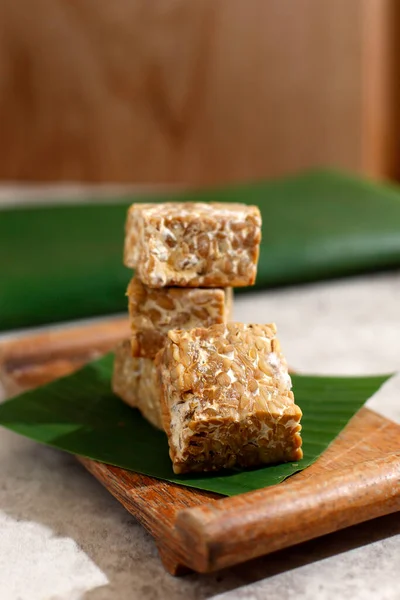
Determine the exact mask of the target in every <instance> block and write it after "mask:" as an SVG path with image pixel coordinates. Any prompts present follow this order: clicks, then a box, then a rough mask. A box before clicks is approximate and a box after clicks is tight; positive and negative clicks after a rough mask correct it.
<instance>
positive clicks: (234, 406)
mask: <svg viewBox="0 0 400 600" xmlns="http://www.w3.org/2000/svg"><path fill="white" fill-rule="evenodd" d="M156 364H157V366H158V369H159V373H160V381H161V389H162V395H161V403H162V412H163V423H164V428H165V430H166V432H167V435H168V441H169V446H170V455H171V459H172V461H173V468H174V471H175V472H176V473H184V472H190V471H205V470H216V469H220V468H224V467H227V468H230V467H233V466H235V465H239V466H244V467H245V466H255V465H259V464H267V463H273V462H283V461H297V460H300V459H301V458H302V450H301V437H300V430H301V426H300V418H301V414H302V413H301V410H300V408H299V407H298V406H297V405H296V404H295V403H294V397H293V392H292V391H291V381H290V377H289V374H288V370H287V365H286V362H285V360H284V358H283V355H282V353H281V351H280V347H279V342H278V340H277V339H276V327H275V325H274V324H270V325H244V324H242V323H228V324H227V325H213V326H211V327H209V328H207V329H205V328H197V329H194V330H192V331H179V330H177V331H170V332H169V334H168V340H167V342H166V345H165V347H164V349H163V350H161V351H160V352H159V353H158V355H157V357H156Z"/></svg>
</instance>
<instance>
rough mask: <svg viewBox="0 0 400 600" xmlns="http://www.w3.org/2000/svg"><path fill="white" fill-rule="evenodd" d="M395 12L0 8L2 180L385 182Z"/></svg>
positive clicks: (138, 5)
mask: <svg viewBox="0 0 400 600" xmlns="http://www.w3.org/2000/svg"><path fill="white" fill-rule="evenodd" d="M395 4H396V1H395V0H155V1H152V2H149V0H113V1H112V2H111V1H110V0H74V1H71V2H66V1H65V0H35V3H34V7H33V4H32V2H31V0H1V2H0V139H1V148H0V179H2V180H25V181H26V180H29V181H50V180H55V181H59V180H74V181H95V182H96V181H100V182H101V181H113V182H162V183H164V182H184V183H188V184H191V185H204V184H213V183H216V182H224V181H228V180H229V181H233V180H246V179H251V178H260V177H269V176H277V175H281V174H285V173H288V172H295V171H298V170H300V169H304V168H308V167H312V166H320V165H330V166H337V167H342V168H345V169H348V170H353V171H358V172H366V173H368V174H372V175H374V176H378V177H381V176H388V175H389V176H390V175H392V174H393V173H394V172H395V171H396V168H397V165H396V152H395V146H396V143H397V142H396V140H397V139H398V136H397V133H398V129H396V134H395V129H394V126H395V117H394V114H395V110H396V101H395V100H394V98H395V91H394V87H395V79H394V77H393V73H394V69H395V68H397V66H395V64H394V63H395V60H394V58H395V53H394V51H393V45H392V44H393V43H394V42H393V40H395V39H396V36H395V35H394V34H393V32H394V29H393V27H394V25H393V23H394V21H395V19H394V16H393V15H394V11H395V10H396V7H395ZM397 12H398V11H397ZM397 22H399V21H397ZM396 128H397V125H396Z"/></svg>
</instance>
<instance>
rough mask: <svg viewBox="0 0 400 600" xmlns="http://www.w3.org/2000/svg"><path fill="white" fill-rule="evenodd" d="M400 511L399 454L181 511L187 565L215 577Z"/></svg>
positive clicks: (180, 528)
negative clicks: (233, 567)
mask: <svg viewBox="0 0 400 600" xmlns="http://www.w3.org/2000/svg"><path fill="white" fill-rule="evenodd" d="M397 510H400V452H398V453H395V454H390V455H388V456H385V457H383V458H379V459H377V460H371V461H366V462H363V463H359V464H357V465H354V466H350V467H347V468H345V469H340V470H337V471H331V472H325V473H323V474H320V475H317V476H314V477H310V478H309V479H307V480H305V481H304V480H303V481H296V480H293V481H288V482H287V483H286V484H283V485H280V486H274V487H270V488H266V489H264V490H258V491H257V492H250V493H248V494H243V495H241V496H235V497H232V498H224V499H223V500H220V501H219V502H217V503H215V504H206V505H203V506H198V507H194V508H191V509H187V510H183V511H181V512H180V513H178V515H177V519H176V531H177V534H178V536H179V537H180V538H181V540H182V543H183V545H184V549H185V550H184V551H185V556H186V557H187V561H186V564H187V565H188V566H189V567H190V568H192V569H194V570H196V571H200V572H207V571H213V570H216V569H221V568H223V567H227V566H231V565H234V564H236V563H238V562H242V561H244V560H250V559H252V558H256V557H258V556H262V555H263V554H268V553H270V552H274V551H276V550H280V549H282V548H285V547H288V546H290V545H293V544H297V543H300V542H304V541H306V540H310V539H312V538H315V537H317V536H320V535H325V534H327V533H331V532H333V531H336V530H338V529H342V528H343V527H349V526H351V525H355V524H357V523H361V522H362V521H365V520H367V519H371V518H376V517H380V516H382V515H385V514H389V513H392V512H395V511H397Z"/></svg>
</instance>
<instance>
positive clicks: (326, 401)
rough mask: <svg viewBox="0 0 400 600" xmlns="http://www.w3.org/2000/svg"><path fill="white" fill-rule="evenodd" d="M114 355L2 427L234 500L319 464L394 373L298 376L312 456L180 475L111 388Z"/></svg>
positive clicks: (17, 404) (21, 401)
mask: <svg viewBox="0 0 400 600" xmlns="http://www.w3.org/2000/svg"><path fill="white" fill-rule="evenodd" d="M113 358H114V355H113V354H108V355H106V356H104V357H103V358H101V359H100V360H97V361H96V362H93V363H90V364H88V365H86V366H85V367H83V369H81V370H80V371H77V372H75V373H73V374H72V375H69V376H68V377H64V378H62V379H58V380H57V381H54V382H52V383H49V384H48V385H46V386H43V387H41V388H36V389H35V390H31V391H29V392H25V393H23V394H21V395H20V396H17V397H16V398H13V399H11V400H8V401H7V402H5V403H4V404H2V405H0V425H3V426H4V427H7V428H8V429H11V430H13V431H15V432H17V433H20V434H22V435H25V436H27V437H29V438H31V439H33V440H36V441H38V442H42V443H44V444H48V445H50V446H54V447H56V448H60V449H61V450H66V451H68V452H71V453H73V454H78V455H81V456H86V457H89V458H93V459H95V460H98V461H101V462H106V463H109V464H113V465H117V466H119V467H123V468H125V469H130V470H132V471H136V472H138V473H144V474H145V475H151V476H153V477H157V478H159V479H165V480H167V481H172V482H174V483H178V484H181V485H185V486H189V487H194V488H198V489H201V490H209V491H212V492H216V493H218V494H223V495H226V496H233V495H235V494H241V493H243V492H248V491H250V490H255V489H259V488H263V487H266V486H269V485H274V484H276V483H280V482H281V481H283V480H284V479H286V478H287V477H289V476H290V475H293V474H294V473H296V472H298V471H301V470H302V469H304V468H306V467H308V466H309V465H310V464H312V463H313V462H314V461H315V460H316V459H317V458H318V456H320V454H321V453H322V452H323V451H324V450H325V449H326V448H327V447H328V446H329V444H330V443H331V442H332V441H333V440H334V439H335V437H336V436H337V435H338V434H339V433H340V431H341V430H342V429H343V428H344V427H345V425H346V424H347V422H348V421H349V420H350V419H351V417H352V416H353V415H354V414H355V413H356V412H357V410H358V409H359V408H360V407H361V406H362V405H363V404H364V402H365V401H366V400H367V399H368V398H369V397H370V396H372V395H373V394H374V393H375V392H376V391H377V390H378V388H379V387H380V386H381V385H382V384H383V383H384V382H385V381H386V380H387V379H388V377H389V376H376V377H312V376H305V375H293V377H292V379H293V388H294V393H295V397H296V402H297V403H298V404H299V406H300V407H301V409H302V410H303V419H302V425H303V431H302V436H303V449H304V458H303V459H302V460H301V461H299V462H298V463H286V464H281V465H274V466H269V467H262V468H259V469H253V470H247V471H240V470H232V471H226V472H221V473H218V474H210V475H192V476H179V475H174V473H173V471H172V468H171V462H170V459H169V454H168V444H167V438H166V435H165V434H164V433H163V432H162V431H159V430H157V429H155V428H153V427H152V426H151V425H150V424H149V423H148V422H147V421H145V420H144V419H143V418H142V417H141V416H140V414H139V412H138V411H137V410H133V409H131V408H129V407H128V406H126V405H125V404H123V403H122V402H121V401H120V400H119V398H117V397H116V396H115V395H114V394H113V393H112V391H111V373H112V365H113Z"/></svg>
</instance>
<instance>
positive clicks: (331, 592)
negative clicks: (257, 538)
mask: <svg viewBox="0 0 400 600" xmlns="http://www.w3.org/2000/svg"><path fill="white" fill-rule="evenodd" d="M235 318H237V319H238V320H244V321H248V322H249V321H260V322H268V321H275V322H276V323H277V325H278V333H279V337H280V340H281V342H282V347H283V350H284V352H285V354H286V355H287V357H288V360H289V362H290V364H291V365H292V366H293V367H294V368H296V369H298V370H302V371H307V372H314V373H342V374H353V373H356V374H367V373H382V372H390V371H395V370H400V275H399V274H390V275H381V276H374V277H363V278H359V279H351V280H345V281H340V282H332V283H328V284H318V285H312V286H304V287H300V288H291V289H287V290H279V291H271V292H269V293H259V294H251V295H246V296H240V297H237V298H236V307H235ZM371 404H372V406H373V407H374V408H375V410H379V411H381V412H383V413H384V414H386V415H388V416H391V417H392V418H395V419H398V420H399V421H400V377H397V378H395V379H394V380H392V381H391V382H389V383H388V384H387V385H386V386H385V388H384V389H383V390H382V391H381V392H380V393H379V394H378V395H377V396H376V397H375V398H374V399H373V400H372V402H371ZM399 447H400V440H399ZM399 564H400V515H399V514H396V515H391V516H388V517H385V518H382V519H379V520H377V521H373V522H370V523H366V524H363V525H360V526H358V527H355V528H351V529H348V530H345V531H342V532H338V533H336V534H333V535H331V536H327V537H325V538H323V539H319V540H314V541H312V542H309V543H307V544H303V545H301V546H299V547H297V548H292V549H289V550H285V551H282V552H280V553H277V554H275V555H273V556H270V557H265V558H263V559H260V560H257V561H253V562H252V563H250V564H247V565H242V566H241V567H238V568H235V569H231V570H227V571H223V572H221V573H218V574H216V575H212V576H198V575H191V576H188V577H185V578H183V579H174V578H172V577H170V576H169V575H167V574H166V573H165V571H164V569H163V567H162V566H161V563H160V561H159V559H158V556H157V551H156V549H155V546H154V544H153V542H152V540H151V538H150V537H149V536H148V535H147V534H146V533H145V531H144V530H143V529H142V528H141V527H140V526H139V525H138V524H137V523H135V521H134V519H133V518H132V517H131V516H130V515H129V514H128V513H127V512H126V511H125V510H124V509H123V508H122V507H121V506H120V505H119V504H118V502H117V501H116V500H114V499H113V498H112V497H111V496H110V495H109V494H108V493H107V492H106V491H105V490H104V489H103V488H102V487H101V486H100V485H99V484H98V483H96V481H95V480H94V479H93V478H92V477H91V476H89V475H88V474H87V473H86V472H85V471H84V470H83V469H82V468H81V467H80V466H79V465H78V464H77V462H76V461H75V460H74V459H73V458H72V457H70V456H68V455H65V454H62V453H61V452H56V451H54V450H51V449H49V448H45V447H42V446H39V445H37V444H35V443H33V442H30V441H29V440H26V439H24V438H21V437H18V436H17V435H14V434H12V433H10V432H7V431H5V430H1V431H0V599H1V600H17V599H18V600H75V599H78V598H79V599H85V600H92V599H93V600H120V599H122V598H123V599H127V600H129V599H131V598H132V599H136V598H138V599H141V600H158V599H160V600H164V599H167V598H168V599H172V600H174V599H179V600H180V599H182V600H183V599H187V600H191V599H196V600H197V599H198V600H202V599H206V598H220V599H227V600H233V599H240V600H264V599H266V598H271V599H274V598H279V599H280V600H286V599H291V598H296V600H314V599H316V598H318V600H327V599H337V598H345V599H347V598H348V599H349V600H350V599H351V600H358V599H360V600H377V599H378V600H379V599H382V600H399V598H400V583H399V576H398V570H399Z"/></svg>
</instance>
